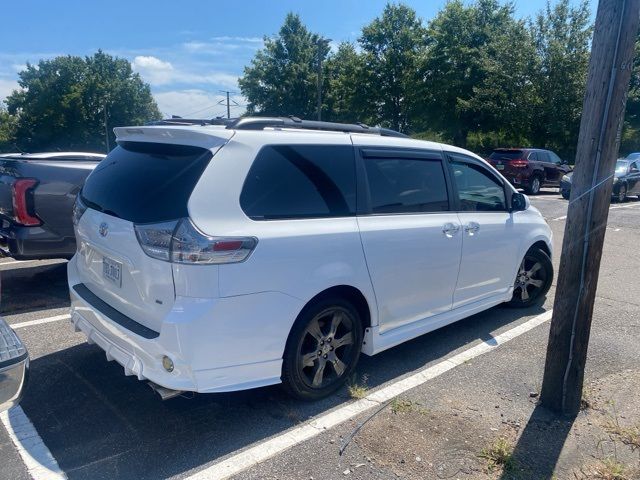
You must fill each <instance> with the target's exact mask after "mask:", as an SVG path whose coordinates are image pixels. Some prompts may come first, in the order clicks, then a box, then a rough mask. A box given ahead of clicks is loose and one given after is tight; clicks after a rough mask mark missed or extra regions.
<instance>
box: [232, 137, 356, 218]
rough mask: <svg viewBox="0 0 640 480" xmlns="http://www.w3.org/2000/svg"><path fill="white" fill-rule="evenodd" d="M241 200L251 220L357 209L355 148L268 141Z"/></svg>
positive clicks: (336, 214) (337, 214) (346, 212)
mask: <svg viewBox="0 0 640 480" xmlns="http://www.w3.org/2000/svg"><path fill="white" fill-rule="evenodd" d="M240 206H241V207H242V210H244V212H245V214H246V215H247V216H248V217H250V218H252V219H254V220H270V219H284V218H318V217H344V216H350V215H355V211H356V173H355V158H354V153H353V148H352V147H350V146H342V145H340V146H338V145H336V146H333V145H271V146H266V147H264V148H263V149H262V150H260V152H259V153H258V156H257V158H256V159H255V161H254V162H253V165H252V166H251V169H250V170H249V173H248V174H247V178H246V179H245V182H244V186H243V188H242V193H241V194H240Z"/></svg>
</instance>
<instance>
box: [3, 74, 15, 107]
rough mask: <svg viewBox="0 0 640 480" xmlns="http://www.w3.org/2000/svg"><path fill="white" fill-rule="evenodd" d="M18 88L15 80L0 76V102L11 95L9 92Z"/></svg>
mask: <svg viewBox="0 0 640 480" xmlns="http://www.w3.org/2000/svg"><path fill="white" fill-rule="evenodd" d="M18 88H19V86H18V82H17V81H16V80H9V79H5V78H0V102H1V101H2V100H4V99H5V98H6V97H8V96H9V95H11V92H13V91H14V90H17V89H18Z"/></svg>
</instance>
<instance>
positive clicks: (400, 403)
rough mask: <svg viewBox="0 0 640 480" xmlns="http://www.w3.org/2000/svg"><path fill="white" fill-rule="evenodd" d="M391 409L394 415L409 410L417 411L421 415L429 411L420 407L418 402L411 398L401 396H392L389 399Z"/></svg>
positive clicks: (408, 411)
mask: <svg viewBox="0 0 640 480" xmlns="http://www.w3.org/2000/svg"><path fill="white" fill-rule="evenodd" d="M391 411H392V412H393V413H395V414H396V415H398V414H402V413H410V412H417V413H419V414H421V415H426V414H427V413H429V409H427V408H424V407H421V406H420V404H418V403H415V402H412V401H411V400H405V399H402V398H394V399H393V400H392V401H391Z"/></svg>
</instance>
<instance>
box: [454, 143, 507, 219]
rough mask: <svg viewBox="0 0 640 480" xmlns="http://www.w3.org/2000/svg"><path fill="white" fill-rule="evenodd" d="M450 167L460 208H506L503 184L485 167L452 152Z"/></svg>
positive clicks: (490, 209) (471, 209) (485, 209)
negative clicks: (466, 160) (469, 161)
mask: <svg viewBox="0 0 640 480" xmlns="http://www.w3.org/2000/svg"><path fill="white" fill-rule="evenodd" d="M451 167H452V171H453V178H454V182H455V184H456V187H457V189H458V199H459V204H460V210H463V211H476V212H502V211H506V210H507V202H506V199H505V194H504V187H503V185H502V184H501V183H500V182H499V181H498V180H497V179H496V178H495V177H494V176H493V175H492V174H491V173H490V172H489V171H487V169H486V168H484V167H481V166H480V165H476V164H475V163H468V162H464V161H463V157H460V156H458V155H455V154H452V155H451Z"/></svg>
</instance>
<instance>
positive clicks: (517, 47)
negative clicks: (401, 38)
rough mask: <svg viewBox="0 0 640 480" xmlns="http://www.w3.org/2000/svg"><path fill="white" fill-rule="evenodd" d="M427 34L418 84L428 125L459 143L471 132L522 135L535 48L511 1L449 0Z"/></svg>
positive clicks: (525, 122)
mask: <svg viewBox="0 0 640 480" xmlns="http://www.w3.org/2000/svg"><path fill="white" fill-rule="evenodd" d="M428 39H429V50H428V52H427V55H426V58H425V61H424V64H423V77H424V79H425V82H424V84H423V85H422V89H423V91H424V98H425V99H426V107H427V108H426V110H427V111H428V112H429V116H428V121H429V123H430V125H431V126H432V127H436V128H438V129H440V130H442V131H443V132H445V134H446V136H447V137H449V138H451V139H452V140H453V141H454V142H455V143H456V144H459V145H462V146H465V145H466V143H467V138H468V135H469V132H472V131H477V132H490V131H495V130H500V129H503V130H509V131H511V132H513V136H515V137H518V136H523V135H524V133H525V132H526V129H527V126H528V124H529V121H528V119H527V118H526V112H527V106H528V104H530V103H531V101H532V99H531V92H532V89H531V83H532V79H531V72H532V66H533V65H535V50H534V47H533V40H532V38H531V36H530V34H529V33H528V31H527V29H526V28H525V25H524V23H523V22H521V21H517V20H515V19H514V18H513V6H512V5H511V4H507V5H501V4H499V3H498V2H497V1H496V0H478V1H477V2H476V3H473V4H469V5H465V4H464V3H463V2H462V1H461V0H454V1H451V2H449V3H447V4H446V5H445V7H444V8H443V9H442V10H441V11H440V12H439V13H438V15H437V16H436V17H435V18H434V19H433V20H432V21H431V22H430V24H429V29H428Z"/></svg>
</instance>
